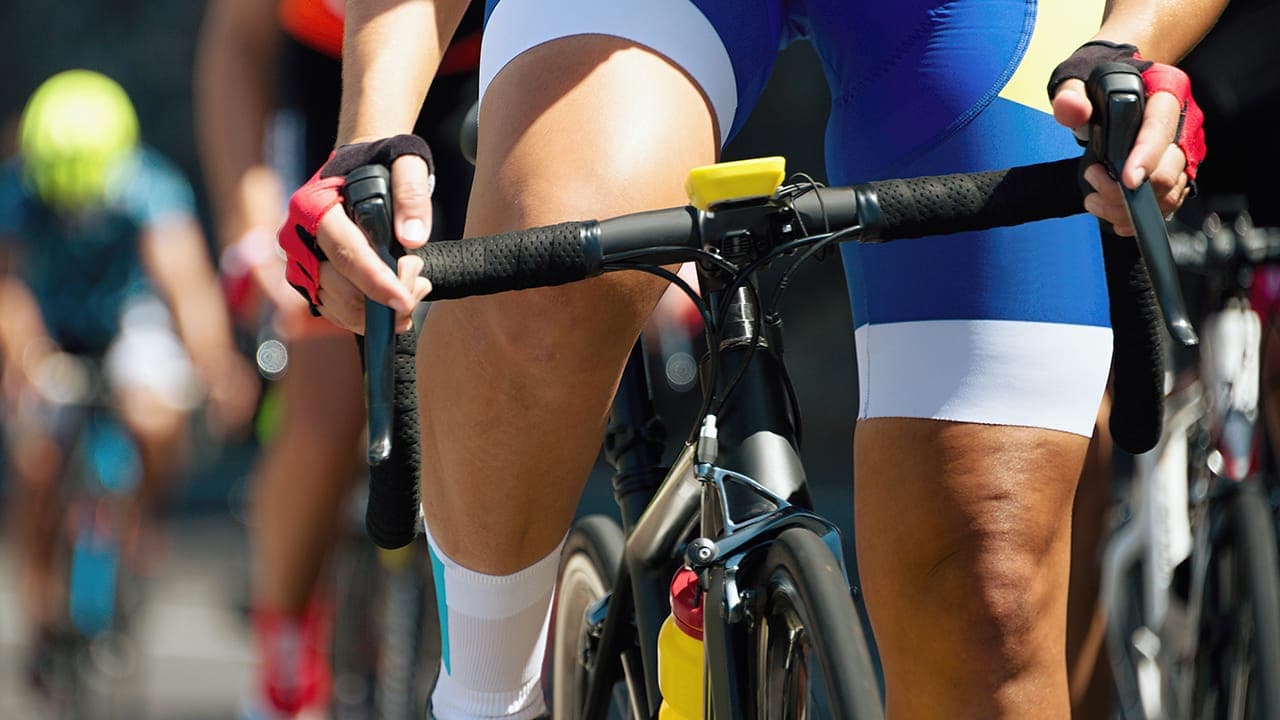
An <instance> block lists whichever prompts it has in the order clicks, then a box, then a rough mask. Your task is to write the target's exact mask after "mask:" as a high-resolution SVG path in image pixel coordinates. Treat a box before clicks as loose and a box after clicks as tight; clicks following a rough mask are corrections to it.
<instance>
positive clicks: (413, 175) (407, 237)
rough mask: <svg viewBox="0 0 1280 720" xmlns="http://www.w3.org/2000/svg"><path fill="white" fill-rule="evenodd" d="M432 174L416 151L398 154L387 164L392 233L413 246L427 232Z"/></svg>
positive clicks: (420, 242) (423, 241)
mask: <svg viewBox="0 0 1280 720" xmlns="http://www.w3.org/2000/svg"><path fill="white" fill-rule="evenodd" d="M434 181H435V178H433V177H432V176H431V171H430V170H429V169H428V168H427V162H426V161H425V160H423V159H422V158H421V157H418V156H417V155H401V156H400V157H398V158H396V160H395V162H393V163H392V164H391V202H392V207H394V208H395V216H396V217H395V225H396V237H397V238H399V239H400V244H402V245H404V246H405V248H407V249H410V250H413V249H415V248H420V247H422V246H423V245H425V244H426V242H427V238H428V237H429V236H430V235H431V191H432V189H433V188H432V184H433V183H434Z"/></svg>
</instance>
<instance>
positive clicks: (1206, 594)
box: [1104, 214, 1280, 719]
mask: <svg viewBox="0 0 1280 720" xmlns="http://www.w3.org/2000/svg"><path fill="white" fill-rule="evenodd" d="M1171 247H1172V250H1173V252H1174V257H1175V259H1176V260H1177V262H1178V264H1179V265H1180V266H1181V267H1182V268H1183V269H1184V270H1186V271H1187V272H1190V273H1194V274H1196V275H1200V276H1203V280H1204V284H1205V286H1206V290H1207V292H1206V298H1205V300H1206V303H1207V305H1206V307H1205V316H1204V319H1203V322H1202V323H1201V325H1202V327H1203V332H1202V333H1201V336H1202V337H1203V338H1204V339H1205V342H1204V343H1203V344H1202V346H1201V347H1200V349H1199V353H1198V357H1197V358H1196V361H1197V365H1198V367H1196V368H1195V370H1196V371H1197V374H1198V376H1199V377H1198V378H1197V379H1196V380H1195V381H1193V382H1190V383H1187V384H1185V385H1184V386H1183V387H1181V388H1179V389H1177V390H1176V391H1175V393H1174V395H1173V396H1172V398H1173V402H1171V404H1170V408H1171V410H1170V420H1169V422H1168V423H1167V425H1166V432H1165V435H1164V437H1163V438H1162V441H1161V443H1160V445H1159V446H1158V448H1157V449H1156V450H1154V451H1152V453H1150V454H1148V455H1146V456H1142V457H1139V458H1138V460H1137V464H1136V468H1135V474H1134V481H1133V482H1134V489H1133V490H1132V495H1133V498H1134V500H1131V504H1132V505H1133V506H1134V510H1133V515H1132V518H1130V519H1128V520H1127V521H1126V522H1125V523H1124V524H1123V525H1121V526H1120V528H1119V530H1118V531H1117V534H1116V536H1115V540H1114V541H1113V543H1112V545H1111V547H1109V548H1108V551H1107V554H1106V559H1107V562H1106V563H1105V566H1106V567H1107V568H1108V572H1107V573H1106V575H1105V578H1106V579H1105V580H1104V587H1109V588H1110V590H1109V592H1108V594H1107V596H1108V597H1109V601H1108V603H1107V604H1108V606H1109V609H1110V610H1111V611H1112V612H1114V613H1116V617H1118V618H1122V619H1123V620H1122V621H1120V622H1115V623H1111V624H1110V625H1109V636H1110V637H1109V641H1110V646H1111V653H1112V657H1113V661H1114V662H1115V664H1116V666H1117V667H1118V668H1121V669H1123V670H1128V671H1129V672H1122V673H1119V674H1118V681H1119V682H1120V683H1121V685H1122V695H1121V696H1122V697H1123V698H1136V704H1137V706H1138V707H1137V708H1134V707H1132V705H1133V704H1134V703H1133V702H1131V703H1129V706H1128V707H1122V708H1121V711H1122V712H1123V713H1124V716H1125V717H1130V716H1133V717H1144V718H1158V717H1166V716H1169V717H1187V718H1206V717H1209V718H1232V719H1235V718H1271V717H1280V559H1277V544H1276V529H1275V517H1276V510H1275V507H1274V504H1273V502H1272V500H1271V498H1270V488H1271V487H1272V486H1273V485H1274V475H1273V474H1272V472H1273V470H1274V468H1273V467H1272V463H1269V462H1267V460H1266V458H1267V456H1268V455H1269V452H1268V450H1267V448H1266V442H1265V439H1264V432H1263V427H1262V422H1261V419H1260V415H1259V413H1260V412H1261V410H1262V408H1261V407H1260V396H1259V391H1258V382H1259V373H1260V370H1261V368H1260V351H1261V347H1262V338H1263V332H1264V331H1265V328H1266V325H1267V324H1268V323H1270V322H1271V321H1272V319H1271V318H1264V317H1261V316H1260V314H1259V311H1258V310H1257V309H1255V308H1254V307H1253V305H1252V302H1251V299H1250V294H1249V289H1250V285H1251V280H1252V276H1253V269H1254V268H1256V267H1258V266H1259V265H1261V264H1264V263H1267V262H1274V261H1276V260H1277V259H1280V231H1276V230H1264V229H1259V228H1255V227H1253V226H1252V224H1251V223H1250V221H1249V218H1248V215H1247V214H1242V215H1240V216H1239V217H1237V218H1236V220H1235V222H1233V223H1231V224H1224V223H1223V222H1222V221H1221V220H1220V219H1219V218H1218V217H1217V216H1210V217H1209V218H1208V219H1207V220H1206V222H1205V225H1204V228H1203V230H1202V231H1200V232H1194V233H1175V234H1174V235H1172V236H1171ZM1139 553H1141V554H1142V556H1141V558H1139ZM1136 572H1141V573H1142V575H1141V578H1140V579H1138V578H1133V579H1131V580H1128V583H1129V585H1126V584H1125V583H1126V578H1125V574H1126V573H1136ZM1125 587H1131V588H1133V589H1132V590H1131V591H1130V592H1133V593H1134V594H1135V595H1136V597H1133V598H1131V599H1129V602H1130V603H1135V602H1139V601H1140V602H1141V606H1140V608H1138V607H1133V608H1126V607H1125V599H1126V598H1125V590H1124V588H1125ZM1126 610H1128V614H1126ZM1135 710H1140V711H1141V714H1140V715H1139V714H1137V713H1136V712H1134V711H1135Z"/></svg>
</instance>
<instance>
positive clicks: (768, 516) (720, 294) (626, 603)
mask: <svg viewBox="0 0 1280 720" xmlns="http://www.w3.org/2000/svg"><path fill="white" fill-rule="evenodd" d="M712 224H713V221H712V219H711V217H710V216H704V218H703V226H704V235H703V237H718V236H717V235H715V234H714V228H713V227H710V226H711V225H712ZM730 259H731V260H750V259H751V258H749V257H747V258H730ZM699 281H700V285H701V287H702V288H703V290H704V293H705V299H706V301H707V304H708V306H709V309H710V314H711V318H710V319H711V320H712V327H719V328H722V329H723V332H722V333H721V334H720V336H719V340H720V344H719V347H718V348H711V349H710V352H716V353H717V358H718V363H719V372H718V373H717V375H716V392H717V395H718V396H719V397H724V393H725V392H726V391H728V390H729V387H728V385H729V383H730V382H731V381H732V378H734V376H735V375H738V373H739V371H741V373H742V374H741V376H740V377H739V379H738V381H737V383H736V385H735V386H734V387H733V389H732V394H731V395H730V396H729V397H728V399H727V401H726V402H725V404H724V406H723V407H722V409H721V412H720V416H719V417H718V428H719V447H720V451H719V454H718V458H717V460H716V463H715V464H714V465H698V466H697V468H696V472H695V465H696V463H695V459H694V454H695V452H694V446H692V445H686V446H685V447H684V448H683V451H682V452H681V453H680V454H679V456H678V457H677V458H676V460H675V462H674V463H673V464H672V466H671V467H670V468H666V467H664V466H663V464H662V448H663V439H664V438H663V437H662V429H661V426H660V424H658V423H657V421H656V414H655V412H654V409H653V401H652V393H651V388H650V386H649V381H648V373H647V368H646V367H645V361H644V353H643V351H642V350H641V348H640V344H639V343H637V345H636V347H635V348H634V349H633V351H632V354H631V357H630V359H629V361H628V363H627V367H626V370H625V371H624V374H623V379H622V383H621V385H620V387H619V390H618V393H617V395H616V396H615V398H614V403H613V407H612V410H611V414H610V425H609V431H608V434H607V436H606V442H605V448H606V452H607V455H608V457H609V460H610V462H611V463H612V464H613V465H614V468H615V474H614V478H613V483H614V494H615V498H616V499H617V502H618V506H619V508H620V510H621V515H622V524H623V529H624V531H625V533H626V537H627V541H626V546H625V552H624V559H623V566H622V567H621V568H620V569H619V571H618V577H617V581H616V583H615V585H614V587H613V589H612V593H611V594H610V595H608V596H606V597H605V598H603V599H602V600H601V601H600V603H599V604H598V605H597V606H596V607H594V608H593V609H592V611H591V613H590V617H591V618H592V620H591V622H593V623H599V629H598V631H594V632H593V636H594V637H598V642H595V643H594V644H593V647H592V648H591V650H590V652H589V653H588V655H587V658H586V666H587V696H586V700H585V705H584V708H583V717H586V718H596V717H604V715H605V713H606V712H607V708H608V702H609V699H610V696H611V692H612V689H613V687H614V685H615V683H616V682H618V681H619V680H621V679H624V678H625V679H626V681H627V686H628V689H629V692H630V700H631V703H632V705H633V709H634V710H635V712H637V713H638V714H639V716H640V717H652V716H653V714H654V713H655V712H656V710H657V707H658V704H659V703H660V702H661V695H660V693H659V690H658V679H657V678H658V674H657V638H658V630H659V628H660V627H661V625H662V623H663V621H664V620H665V619H666V617H667V615H668V614H669V613H670V605H669V600H668V586H669V584H670V581H671V577H672V574H673V573H674V571H675V570H676V569H677V568H678V567H679V566H680V565H681V564H682V562H685V561H686V560H685V559H684V558H682V557H681V549H682V547H683V546H684V545H685V544H686V543H687V542H688V541H689V540H691V539H692V538H694V537H695V536H701V537H703V538H709V539H711V540H712V541H714V546H713V547H714V550H713V551H712V552H711V553H710V555H709V556H706V557H701V558H698V559H694V560H690V561H689V562H690V564H691V565H693V566H694V567H695V568H697V569H699V570H701V571H704V576H703V577H704V582H705V589H706V590H707V595H706V602H707V607H708V608H715V609H716V611H715V612H707V613H705V615H704V618H705V623H706V625H705V628H704V630H705V639H706V656H707V667H708V672H709V675H708V681H707V687H708V690H709V692H708V693H707V696H708V700H709V702H711V703H712V704H713V705H714V706H715V707H717V708H724V709H725V713H723V715H724V716H726V717H738V716H740V715H741V713H739V712H736V709H737V708H738V707H739V706H740V705H741V704H742V703H743V702H744V701H745V698H744V696H743V694H742V688H740V686H739V684H738V681H737V677H738V673H737V672H736V670H735V668H736V664H737V659H738V658H739V657H740V656H739V654H738V652H737V650H736V645H737V643H738V642H739V640H738V639H736V635H738V633H736V632H734V628H733V627H732V626H733V624H734V623H736V622H738V621H740V620H742V619H743V612H742V610H743V602H742V601H743V598H742V597H741V595H740V594H739V592H738V589H737V587H736V577H737V571H738V568H739V567H740V565H741V563H742V561H743V559H744V558H745V557H746V556H747V555H748V554H749V553H750V552H751V551H753V550H756V549H758V548H760V547H761V545H762V544H767V543H768V541H769V540H770V539H771V538H772V537H775V536H776V535H777V534H779V533H781V532H782V531H783V530H785V529H787V528H790V527H794V526H797V525H803V526H805V527H807V528H809V529H811V530H812V531H814V532H815V533H816V534H818V535H819V536H820V537H823V538H824V539H825V540H826V542H827V544H828V546H830V547H831V549H832V552H833V554H834V555H835V557H836V558H837V560H839V561H840V563H841V565H842V566H843V562H844V561H843V556H842V551H841V543H840V538H839V534H838V531H837V530H836V528H835V526H834V525H833V524H832V523H830V522H829V521H827V520H825V519H823V518H821V517H819V516H818V515H816V514H814V513H812V512H811V511H810V510H808V509H807V508H808V507H809V505H810V501H809V494H808V488H807V486H806V483H805V476H804V471H803V468H802V466H801V462H800V456H799V448H798V439H797V432H796V429H797V421H798V418H796V417H795V416H794V408H795V407H796V405H795V400H794V398H793V397H792V390H791V385H790V383H789V382H788V381H787V378H786V369H785V367H784V366H783V362H782V353H781V347H782V346H781V342H780V341H781V322H779V321H777V320H776V319H771V321H770V322H764V321H763V320H762V319H761V316H760V312H761V311H760V307H759V304H758V302H757V299H756V296H755V293H754V291H753V288H754V287H755V282H756V277H755V275H754V274H753V275H752V276H751V277H750V278H748V280H747V282H748V283H749V285H746V284H744V285H738V286H727V285H726V279H725V278H721V277H718V276H717V275H715V274H713V273H711V272H709V271H707V270H706V269H705V268H699ZM726 299H727V301H726ZM721 308H724V309H725V312H721ZM761 328H763V330H764V332H763V333H761V332H759V330H760V329H761ZM753 346H754V347H753ZM744 363H746V367H745V369H744V368H742V365H743V364H744ZM707 366H708V362H707V359H704V362H703V369H704V380H705V379H706V378H705V369H706V368H707ZM724 468H733V471H729V470H726V469H724ZM663 475H665V480H663V481H662V483H661V485H659V484H658V482H657V481H658V479H659V478H660V477H662V476H663ZM780 500H781V502H780ZM602 616H603V617H602Z"/></svg>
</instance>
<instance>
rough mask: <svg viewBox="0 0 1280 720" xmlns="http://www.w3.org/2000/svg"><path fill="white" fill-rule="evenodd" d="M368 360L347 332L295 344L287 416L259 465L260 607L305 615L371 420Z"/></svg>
mask: <svg viewBox="0 0 1280 720" xmlns="http://www.w3.org/2000/svg"><path fill="white" fill-rule="evenodd" d="M360 377H361V375H360V363H359V356H358V353H357V352H356V346H355V343H354V342H352V340H351V338H350V337H349V336H348V335H346V334H345V333H343V334H328V335H319V336H312V337H307V338H304V339H299V340H296V341H293V342H291V343H290V348H289V371H288V373H286V374H285V376H284V377H283V378H282V379H281V380H280V381H279V382H280V390H281V395H280V398H281V406H282V410H283V412H282V415H281V418H280V421H279V426H278V428H277V430H276V433H275V434H274V436H273V437H272V439H271V441H270V443H269V444H268V445H267V447H266V448H265V449H264V450H263V454H262V457H261V459H260V460H259V462H258V465H257V467H256V468H255V470H254V478H253V496H252V500H251V503H252V529H251V532H252V543H253V548H254V564H253V597H254V601H253V604H254V607H255V609H258V610H261V611H264V612H269V613H278V614H283V615H289V616H295V617H297V616H301V615H302V613H303V610H304V609H305V608H306V606H307V603H308V602H309V601H310V600H311V598H312V595H313V588H314V587H315V584H316V580H317V578H318V577H319V575H320V569H321V567H322V565H323V563H324V558H325V556H326V555H327V554H328V553H329V551H330V550H331V549H332V547H333V544H334V542H335V541H336V538H337V535H338V533H339V532H340V530H341V528H342V526H343V523H342V521H341V512H342V501H343V499H344V498H346V497H347V495H348V494H349V492H350V490H351V488H352V486H353V485H354V483H355V479H356V477H357V470H358V467H357V458H358V445H359V442H360V430H361V428H362V427H363V423H364V405H363V402H364V401H363V396H362V395H361V392H362V390H361V384H360Z"/></svg>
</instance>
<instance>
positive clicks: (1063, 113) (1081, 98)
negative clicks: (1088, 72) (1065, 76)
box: [1053, 78, 1093, 130]
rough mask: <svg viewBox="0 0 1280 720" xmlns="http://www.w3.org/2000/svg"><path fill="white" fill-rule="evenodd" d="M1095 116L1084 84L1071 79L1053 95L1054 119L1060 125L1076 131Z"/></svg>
mask: <svg viewBox="0 0 1280 720" xmlns="http://www.w3.org/2000/svg"><path fill="white" fill-rule="evenodd" d="M1092 116H1093V106H1092V105H1090V104H1089V96H1088V95H1086V94H1085V90H1084V83H1083V82H1082V81H1080V80H1078V79H1076V78H1071V79H1070V80H1067V81H1065V82H1063V83H1062V84H1061V85H1059V86H1058V91H1057V92H1056V93H1054V95H1053V119H1054V120H1057V121H1058V124H1060V125H1063V126H1065V127H1068V128H1071V129H1072V130H1075V129H1076V128H1079V127H1083V126H1084V125H1085V124H1087V123H1088V122H1089V118H1090V117H1092Z"/></svg>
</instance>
